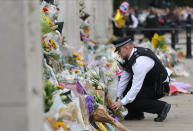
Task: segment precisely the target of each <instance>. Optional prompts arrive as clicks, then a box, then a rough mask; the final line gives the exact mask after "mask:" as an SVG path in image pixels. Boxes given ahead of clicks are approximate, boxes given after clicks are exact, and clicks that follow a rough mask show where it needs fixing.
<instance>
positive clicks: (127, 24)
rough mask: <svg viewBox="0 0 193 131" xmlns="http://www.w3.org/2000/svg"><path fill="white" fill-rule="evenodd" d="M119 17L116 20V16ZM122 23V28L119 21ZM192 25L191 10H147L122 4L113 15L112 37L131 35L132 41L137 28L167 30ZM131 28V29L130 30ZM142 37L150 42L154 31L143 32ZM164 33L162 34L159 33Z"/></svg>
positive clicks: (192, 10) (188, 8) (178, 8)
mask: <svg viewBox="0 0 193 131" xmlns="http://www.w3.org/2000/svg"><path fill="white" fill-rule="evenodd" d="M119 15H120V16H121V15H122V17H119V19H118V16H119ZM131 16H132V17H131ZM121 19H122V21H124V22H123V23H124V24H123V23H122V26H120V25H119V23H120V20H121ZM192 23H193V8H190V7H177V8H174V9H169V8H166V9H160V8H154V7H151V8H149V9H138V8H137V7H133V8H132V7H130V5H129V3H127V4H125V3H124V2H123V3H122V4H121V5H120V8H119V9H118V10H116V12H115V13H114V14H113V29H114V35H115V36H117V37H122V36H124V35H126V36H127V35H131V36H132V39H134V38H133V35H134V33H135V31H136V30H137V28H139V27H142V28H160V27H161V28H163V27H165V28H168V27H172V28H173V27H182V26H184V25H185V24H192ZM131 27H133V28H131ZM143 33H144V36H145V37H146V38H148V39H149V40H151V38H152V36H153V34H154V33H155V32H154V31H152V32H151V31H148V33H146V32H143ZM161 33H164V32H161Z"/></svg>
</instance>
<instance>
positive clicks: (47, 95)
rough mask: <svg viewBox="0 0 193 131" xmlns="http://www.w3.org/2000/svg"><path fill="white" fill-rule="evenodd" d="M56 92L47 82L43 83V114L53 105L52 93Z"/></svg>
mask: <svg viewBox="0 0 193 131" xmlns="http://www.w3.org/2000/svg"><path fill="white" fill-rule="evenodd" d="M55 90H56V88H55V87H54V85H52V84H51V82H50V81H49V80H47V81H45V82H44V92H43V97H44V112H48V111H49V110H50V107H51V106H52V104H53V92H54V91H55Z"/></svg>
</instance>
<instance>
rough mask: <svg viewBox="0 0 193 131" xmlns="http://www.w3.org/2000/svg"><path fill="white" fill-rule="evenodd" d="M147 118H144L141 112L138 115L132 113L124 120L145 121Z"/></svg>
mask: <svg viewBox="0 0 193 131" xmlns="http://www.w3.org/2000/svg"><path fill="white" fill-rule="evenodd" d="M144 118H145V117H144V113H143V112H141V113H138V114H132V113H128V114H127V115H126V116H125V118H124V120H143V119H144Z"/></svg>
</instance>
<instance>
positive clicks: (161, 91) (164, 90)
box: [155, 74, 170, 99]
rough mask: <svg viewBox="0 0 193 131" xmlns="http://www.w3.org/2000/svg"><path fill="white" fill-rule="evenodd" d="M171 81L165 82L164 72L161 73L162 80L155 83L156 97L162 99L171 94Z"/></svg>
mask: <svg viewBox="0 0 193 131" xmlns="http://www.w3.org/2000/svg"><path fill="white" fill-rule="evenodd" d="M169 91H170V87H169V82H164V83H163V74H160V81H157V82H156V83H155V99H160V98H162V97H164V96H166V95H168V94H169Z"/></svg>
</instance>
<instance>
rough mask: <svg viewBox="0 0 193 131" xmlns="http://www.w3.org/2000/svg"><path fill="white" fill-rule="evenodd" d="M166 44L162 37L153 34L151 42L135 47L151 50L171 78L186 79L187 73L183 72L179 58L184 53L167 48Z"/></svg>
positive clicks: (144, 42)
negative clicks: (180, 77)
mask: <svg viewBox="0 0 193 131" xmlns="http://www.w3.org/2000/svg"><path fill="white" fill-rule="evenodd" d="M167 43H168V41H167V40H166V38H165V37H164V36H159V35H158V34H157V33H155V34H154V36H153V38H152V41H151V42H149V41H143V42H142V43H140V44H137V45H136V46H142V47H145V48H150V49H151V50H153V51H154V52H155V54H156V55H157V56H158V58H159V59H160V60H161V61H162V63H163V65H164V66H165V67H166V69H167V71H168V73H169V74H171V76H172V77H177V76H182V77H188V76H189V73H188V72H187V71H185V69H184V67H183V64H182V62H181V61H180V58H182V57H184V53H183V52H182V51H181V50H178V51H176V50H174V49H172V48H170V47H168V46H167Z"/></svg>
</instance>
